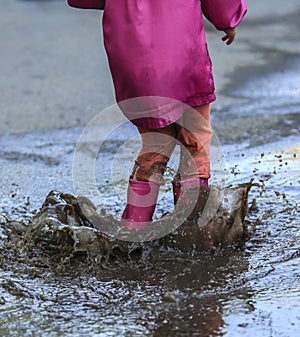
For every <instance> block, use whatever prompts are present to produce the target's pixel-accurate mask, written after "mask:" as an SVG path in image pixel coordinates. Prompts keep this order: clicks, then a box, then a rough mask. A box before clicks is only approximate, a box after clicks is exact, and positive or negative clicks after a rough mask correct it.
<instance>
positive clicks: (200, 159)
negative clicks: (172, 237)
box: [173, 104, 212, 221]
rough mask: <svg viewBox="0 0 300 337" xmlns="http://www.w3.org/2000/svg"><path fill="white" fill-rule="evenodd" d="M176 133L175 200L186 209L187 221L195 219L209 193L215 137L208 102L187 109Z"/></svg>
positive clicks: (178, 205)
mask: <svg viewBox="0 0 300 337" xmlns="http://www.w3.org/2000/svg"><path fill="white" fill-rule="evenodd" d="M177 137H178V141H179V142H180V146H181V156H180V164H179V171H178V174H177V176H176V178H175V180H174V181H173V194H174V204H176V205H177V208H178V209H181V210H182V209H183V210H186V212H187V216H188V218H187V221H189V220H191V221H195V220H196V219H197V218H198V215H199V213H200V212H202V210H203V209H204V206H205V203H206V200H207V196H208V178H209V177H210V141H211V137H212V130H211V128H210V107H209V104H206V105H202V106H199V107H196V108H193V109H190V110H187V111H185V113H184V115H183V126H182V127H179V128H178V136H177Z"/></svg>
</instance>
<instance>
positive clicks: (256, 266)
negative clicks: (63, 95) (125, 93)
mask: <svg viewBox="0 0 300 337" xmlns="http://www.w3.org/2000/svg"><path fill="white" fill-rule="evenodd" d="M293 62H294V63H293V65H292V67H291V71H290V72H289V73H288V76H287V78H286V80H288V81H289V80H290V79H291V76H292V74H293V73H294V74H297V73H299V70H300V62H298V63H297V62H295V60H294V61H293ZM267 76H269V77H268V79H269V80H268V83H272V85H273V87H272V86H271V87H269V88H268V89H267V93H265V92H261V91H260V90H257V91H255V88H256V86H255V88H253V87H251V85H253V81H249V86H248V87H247V84H246V86H245V88H241V89H240V92H238V95H240V96H243V95H244V99H245V103H242V104H240V105H239V106H236V105H235V106H232V107H228V111H227V118H225V116H224V115H223V114H222V113H221V112H219V111H216V112H215V116H214V127H215V130H216V132H217V134H218V135H219V137H220V140H221V142H222V144H223V151H224V153H225V158H226V170H227V184H233V185H236V184H237V183H240V182H246V181H249V180H250V179H252V178H254V181H255V182H257V183H258V185H259V186H256V187H254V188H253V189H252V190H251V192H250V196H249V205H250V209H249V212H248V214H247V217H246V220H247V225H248V227H249V230H250V233H251V237H250V240H249V241H248V242H247V243H246V244H245V247H244V248H243V249H240V250H237V249H226V250H222V251H220V252H218V253H215V254H210V253H206V254H204V253H199V254H197V253H196V252H194V253H193V255H190V254H187V253H181V252H179V251H174V250H165V249H162V248H158V249H156V250H155V249H151V250H150V249H149V250H147V249H146V250H145V251H144V253H143V256H142V257H141V258H140V259H133V260H130V261H127V260H124V259H116V260H107V261H106V260H105V259H104V260H103V259H99V257H97V256H89V257H87V256H86V255H84V254H77V255H74V256H73V257H72V256H69V257H67V258H64V259H63V260H62V259H61V256H60V254H59V253H57V252H52V253H51V254H52V255H51V254H49V252H48V253H45V252H44V251H43V250H41V249H40V248H39V247H37V246H34V245H33V244H32V243H31V242H30V240H27V241H26V242H24V241H23V240H22V239H21V237H20V236H18V235H17V234H14V235H12V234H11V235H9V234H10V232H9V231H7V229H9V225H8V223H7V219H15V220H22V221H23V222H25V223H26V222H28V221H29V220H30V218H31V217H32V215H33V214H34V213H35V210H36V209H38V208H39V207H40V206H41V204H42V202H43V200H44V198H45V196H46V194H47V193H48V192H49V190H50V189H56V190H59V191H63V192H69V193H72V192H73V190H72V176H71V165H72V155H73V151H74V147H75V143H76V141H77V139H78V137H79V135H80V133H81V131H82V129H80V128H78V129H69V130H61V131H52V132H46V133H40V132H35V133H31V134H23V135H6V136H2V137H1V144H2V146H1V193H2V198H1V233H0V234H1V248H0V249H1V250H0V254H1V255H0V264H1V269H0V273H1V279H0V280H1V281H0V334H1V335H2V336H117V335H119V336H170V335H175V336H223V335H224V336H225V335H226V336H241V335H244V336H253V335H258V336H262V335H264V336H289V337H291V336H298V335H299V327H300V319H299V317H300V303H299V295H300V268H299V262H300V232H299V213H300V211H299V182H300V181H299V179H300V172H299V158H300V148H299V146H300V138H299V126H300V122H299V118H298V116H297V115H296V114H297V113H298V110H297V107H299V103H300V102H299V101H300V98H299V97H300V96H299V92H296V93H295V91H294V87H293V86H291V89H290V91H288V92H287V91H285V92H284V93H282V95H281V96H280V97H279V98H278V96H276V95H275V92H277V90H278V88H277V87H276V85H275V84H276V83H278V82H277V81H275V80H274V81H273V80H272V79H276V76H277V74H275V75H274V76H273V77H272V75H271V74H270V75H267ZM265 78H267V77H265ZM293 79H294V81H295V82H293V83H298V82H297V81H298V80H299V78H298V77H297V76H295V77H293ZM262 80H263V79H262ZM257 81H259V78H258V79H257ZM297 85H298V84H297ZM286 88H287V90H288V88H289V86H286ZM298 88H299V86H298ZM267 94H268V95H269V96H270V97H272V95H274V96H276V99H274V100H272V109H271V110H270V111H269V110H268V107H265V106H264V105H263V102H264V98H265V96H266V95H267ZM251 97H252V98H253V97H254V98H255V99H252V98H251ZM284 97H285V99H284ZM291 99H292V100H293V104H288V102H289V103H290V102H291ZM252 102H254V103H252ZM266 112H268V115H266ZM230 128H232V129H231V130H233V131H232V132H231V131H230V132H229V130H230ZM111 138H114V137H113V136H112V137H111ZM123 141H124V139H122V137H121V136H120V135H119V136H115V139H110V140H109V141H108V142H107V143H106V148H105V149H106V150H105V151H103V153H104V157H105V156H106V157H105V158H106V160H107V163H108V166H109V163H110V161H112V160H113V157H114V154H115V152H116V151H117V150H118V148H119V146H120V144H122V142H123ZM136 146H137V145H136ZM136 150H137V149H136ZM126 161H127V159H126V158H124V165H127V164H126ZM99 165H101V163H99ZM101 172H102V174H99V175H98V180H99V181H100V182H101V184H102V187H101V188H100V191H101V193H103V195H104V200H105V202H106V205H107V208H108V209H109V210H110V211H111V212H112V213H114V214H116V216H119V214H120V210H121V209H122V207H123V202H124V200H123V199H122V198H121V199H120V197H118V195H117V193H113V194H111V192H110V191H111V189H110V186H109V184H108V185H105V181H106V178H107V180H109V179H108V178H109V177H108V175H109V174H110V171H109V170H107V171H105V170H103V171H101ZM116 185H117V186H116V188H117V191H118V186H119V188H121V190H122V188H123V187H124V186H125V181H118V182H116ZM165 192H166V193H165V195H164V197H162V198H160V201H159V205H158V212H157V216H158V217H159V216H160V214H161V213H162V212H163V211H165V209H166V208H168V207H169V208H170V207H171V204H172V200H171V192H170V189H168V188H166V191H165ZM160 210H161V213H160ZM7 236H9V238H10V240H9V239H8V237H7ZM64 246H66V245H63V244H62V246H61V250H62V251H63V249H64Z"/></svg>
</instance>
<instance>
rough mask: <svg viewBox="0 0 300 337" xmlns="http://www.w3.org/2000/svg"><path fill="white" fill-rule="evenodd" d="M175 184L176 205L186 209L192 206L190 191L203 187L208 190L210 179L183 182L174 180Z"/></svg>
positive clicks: (193, 179)
mask: <svg viewBox="0 0 300 337" xmlns="http://www.w3.org/2000/svg"><path fill="white" fill-rule="evenodd" d="M172 184H173V195H174V205H176V204H177V206H178V207H185V206H188V205H189V204H190V200H189V194H188V191H189V190H192V189H194V188H196V187H198V188H200V187H201V186H202V187H204V188H206V189H208V179H204V178H192V179H186V180H182V181H176V180H174V181H173V182H172Z"/></svg>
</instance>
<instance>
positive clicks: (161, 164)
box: [130, 124, 177, 185]
mask: <svg viewBox="0 0 300 337" xmlns="http://www.w3.org/2000/svg"><path fill="white" fill-rule="evenodd" d="M138 130H139V132H140V134H141V138H142V149H141V151H140V153H139V155H138V157H137V159H136V161H135V165H134V168H133V171H132V174H131V176H130V178H131V179H134V180H142V181H153V182H155V183H157V184H159V185H162V184H163V183H164V179H163V174H164V172H165V169H166V166H167V164H168V161H169V159H170V157H171V155H172V153H173V151H174V148H175V146H176V132H177V125H176V124H171V125H168V126H166V127H164V128H161V129H144V128H138Z"/></svg>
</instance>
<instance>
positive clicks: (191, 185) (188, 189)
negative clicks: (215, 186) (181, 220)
mask: <svg viewBox="0 0 300 337" xmlns="http://www.w3.org/2000/svg"><path fill="white" fill-rule="evenodd" d="M172 185H173V196H174V205H175V209H176V211H179V212H180V213H184V214H185V215H186V218H187V219H186V222H195V221H196V220H197V219H198V217H199V214H200V213H201V212H202V211H203V209H204V207H205V204H206V200H207V198H208V194H209V189H208V179H204V178H191V179H186V180H181V181H180V180H174V181H173V182H172Z"/></svg>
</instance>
